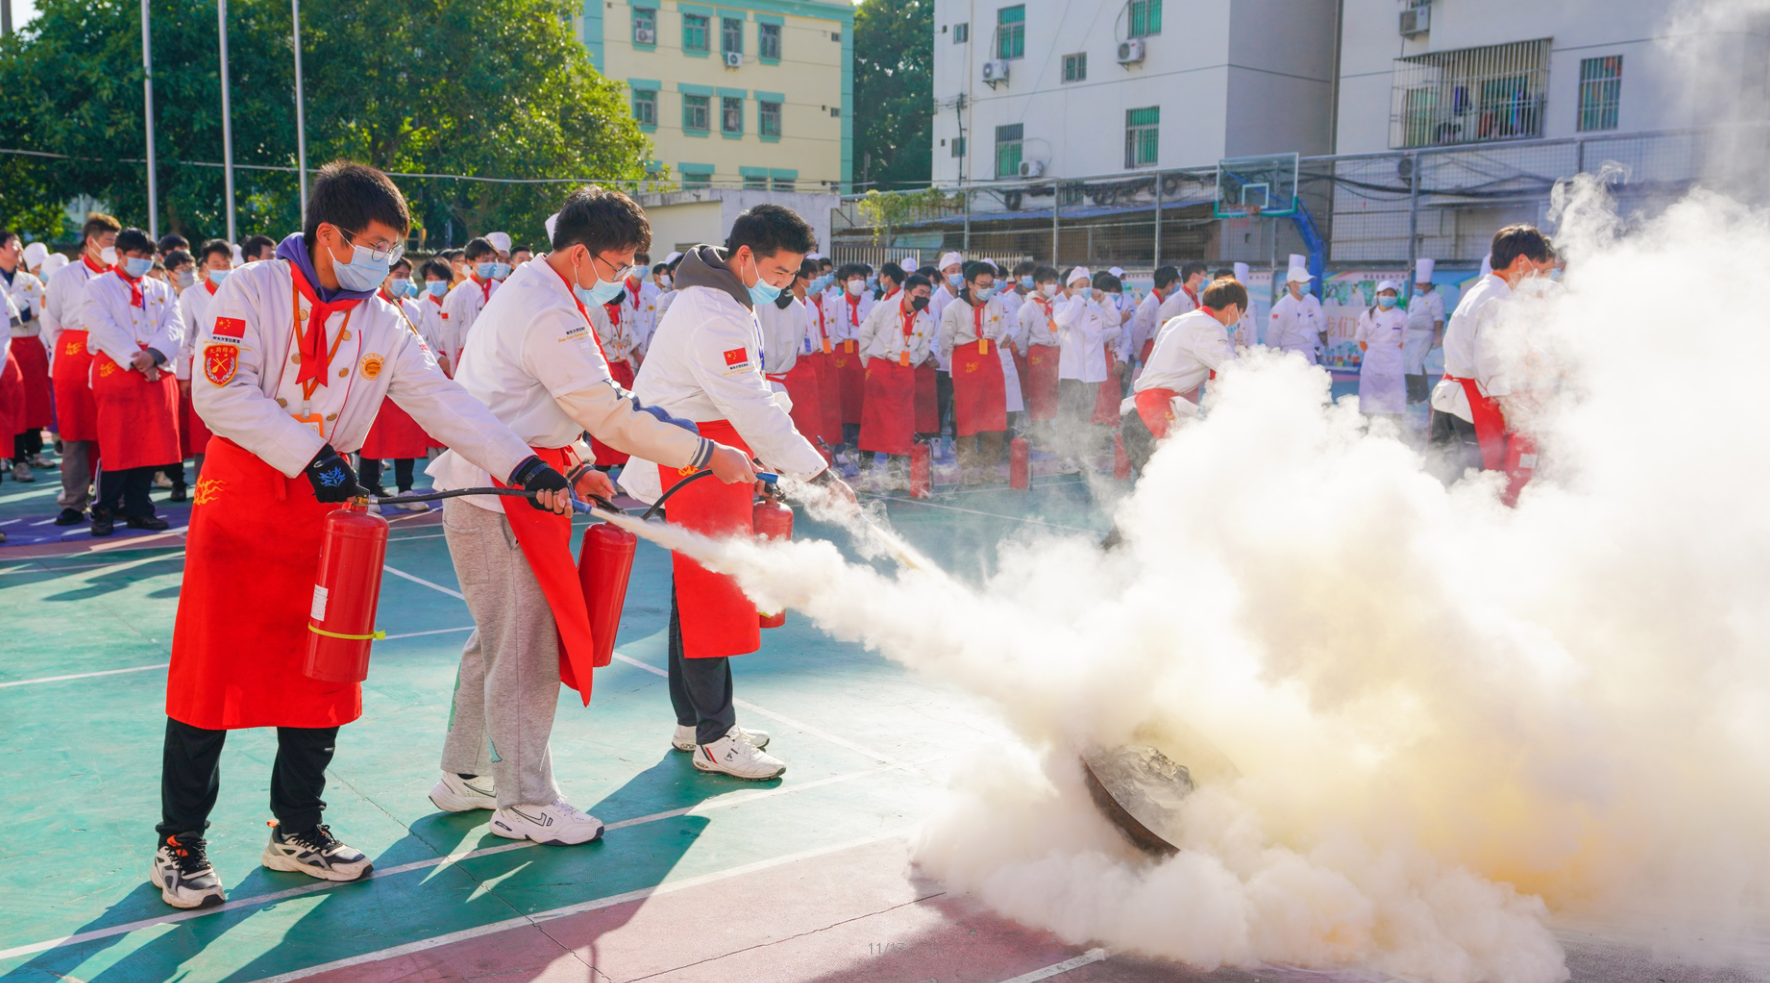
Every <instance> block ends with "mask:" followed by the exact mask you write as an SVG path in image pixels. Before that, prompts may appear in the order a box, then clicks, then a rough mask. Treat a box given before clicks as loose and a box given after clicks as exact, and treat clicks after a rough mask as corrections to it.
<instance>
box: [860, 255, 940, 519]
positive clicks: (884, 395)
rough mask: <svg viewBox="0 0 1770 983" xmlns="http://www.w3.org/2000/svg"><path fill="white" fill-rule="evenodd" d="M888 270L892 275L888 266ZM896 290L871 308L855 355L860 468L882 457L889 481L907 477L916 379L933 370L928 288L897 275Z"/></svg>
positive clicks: (917, 277)
mask: <svg viewBox="0 0 1770 983" xmlns="http://www.w3.org/2000/svg"><path fill="white" fill-rule="evenodd" d="M888 269H893V270H895V269H897V267H896V266H895V265H894V266H890V267H888ZM898 275H901V276H903V277H904V280H903V286H902V288H901V289H897V290H893V291H892V292H891V293H890V294H887V295H886V297H885V299H884V300H883V301H881V302H880V303H879V305H878V306H877V307H874V308H873V313H872V315H871V316H869V317H868V318H867V323H866V324H865V325H864V326H862V328H861V337H860V352H861V357H862V358H863V359H865V360H866V364H867V405H866V419H865V420H863V421H862V422H861V425H860V449H861V451H862V452H863V453H864V455H865V456H864V457H862V458H861V460H862V463H863V464H866V463H869V462H871V461H872V457H873V454H875V453H878V454H884V455H886V460H887V464H888V465H889V468H890V470H891V472H892V478H893V480H894V481H896V482H898V483H900V484H901V479H903V478H905V477H907V471H906V469H907V466H908V463H909V453H910V448H911V446H912V445H913V444H914V443H915V440H916V433H917V425H916V416H917V412H918V409H919V407H918V405H917V401H916V400H917V392H916V375H917V373H918V372H920V371H921V370H922V369H923V367H924V366H927V367H930V368H932V366H934V365H935V364H936V363H935V360H934V353H933V348H934V339H935V327H934V319H933V318H932V317H929V316H928V294H929V291H931V290H932V289H933V286H934V285H933V284H932V283H930V282H929V281H928V278H927V277H925V276H922V275H921V274H920V273H903V272H902V271H901V270H899V271H898Z"/></svg>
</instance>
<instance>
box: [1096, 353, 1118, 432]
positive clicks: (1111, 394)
mask: <svg viewBox="0 0 1770 983" xmlns="http://www.w3.org/2000/svg"><path fill="white" fill-rule="evenodd" d="M1124 399H1125V388H1124V382H1123V377H1122V376H1120V375H1119V367H1118V366H1117V365H1114V364H1113V361H1112V351H1111V350H1110V349H1108V350H1107V352H1106V381H1105V382H1100V383H1096V384H1095V386H1094V416H1093V418H1092V420H1091V422H1093V423H1103V424H1106V425H1108V426H1115V427H1116V426H1118V423H1119V404H1120V403H1122V402H1124Z"/></svg>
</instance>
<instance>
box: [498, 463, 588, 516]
mask: <svg viewBox="0 0 1770 983" xmlns="http://www.w3.org/2000/svg"><path fill="white" fill-rule="evenodd" d="M505 484H507V485H509V486H510V487H512V488H517V487H520V488H522V489H523V490H524V491H527V492H529V493H530V495H531V496H532V495H533V494H534V493H535V492H543V491H562V492H569V491H570V490H571V487H572V486H571V484H570V483H569V482H567V481H566V480H565V475H563V474H560V473H559V472H558V471H555V470H553V469H552V468H551V467H549V466H548V464H547V462H546V461H543V460H541V459H540V458H539V457H536V456H535V455H533V454H531V455H529V456H528V457H527V458H525V459H523V462H522V463H521V464H518V465H517V466H516V470H515V471H512V472H510V480H509V481H506V482H505ZM529 506H530V507H531V508H537V509H540V510H541V511H543V512H548V511H551V510H550V509H548V508H547V506H545V505H542V504H541V502H540V500H539V499H536V498H533V497H530V498H529Z"/></svg>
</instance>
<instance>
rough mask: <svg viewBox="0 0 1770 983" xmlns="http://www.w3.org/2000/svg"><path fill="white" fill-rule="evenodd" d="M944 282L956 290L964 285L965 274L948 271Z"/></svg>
mask: <svg viewBox="0 0 1770 983" xmlns="http://www.w3.org/2000/svg"><path fill="white" fill-rule="evenodd" d="M946 282H947V283H949V284H952V287H953V289H954V290H957V289H959V288H960V287H961V286H964V284H965V274H963V273H948V274H947V275H946Z"/></svg>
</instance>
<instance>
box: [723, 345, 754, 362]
mask: <svg viewBox="0 0 1770 983" xmlns="http://www.w3.org/2000/svg"><path fill="white" fill-rule="evenodd" d="M749 360H750V353H749V352H747V351H745V350H744V349H742V348H733V349H732V350H731V351H728V352H726V353H725V364H726V365H727V366H732V365H742V364H743V363H745V362H748V361H749Z"/></svg>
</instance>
